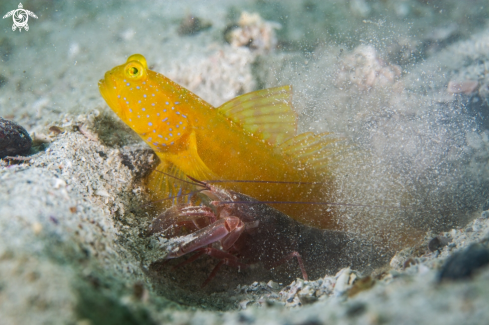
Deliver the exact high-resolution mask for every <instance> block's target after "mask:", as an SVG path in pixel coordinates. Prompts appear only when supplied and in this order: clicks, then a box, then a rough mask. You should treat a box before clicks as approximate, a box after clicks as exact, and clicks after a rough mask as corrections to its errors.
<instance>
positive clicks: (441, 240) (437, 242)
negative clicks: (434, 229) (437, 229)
mask: <svg viewBox="0 0 489 325" xmlns="http://www.w3.org/2000/svg"><path fill="white" fill-rule="evenodd" d="M451 241H452V240H451V239H450V238H447V237H443V236H436V237H435V238H433V239H431V240H430V242H429V243H428V249H429V250H430V251H431V252H434V251H437V250H439V249H440V248H442V247H444V246H446V245H448V243H450V242H451Z"/></svg>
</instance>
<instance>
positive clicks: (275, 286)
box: [267, 280, 280, 290]
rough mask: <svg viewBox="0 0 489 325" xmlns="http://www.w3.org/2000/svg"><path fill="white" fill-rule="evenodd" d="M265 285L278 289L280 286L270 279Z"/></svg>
mask: <svg viewBox="0 0 489 325" xmlns="http://www.w3.org/2000/svg"><path fill="white" fill-rule="evenodd" d="M267 286H268V287H270V288H272V289H273V290H278V289H279V288H280V287H279V285H278V283H277V282H273V281H272V280H270V281H268V283H267Z"/></svg>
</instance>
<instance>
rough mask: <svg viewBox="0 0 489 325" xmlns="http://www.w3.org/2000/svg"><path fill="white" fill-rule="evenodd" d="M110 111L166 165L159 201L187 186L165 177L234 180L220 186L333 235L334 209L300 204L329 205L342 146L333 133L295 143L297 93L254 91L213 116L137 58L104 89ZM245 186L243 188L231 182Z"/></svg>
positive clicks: (156, 183)
mask: <svg viewBox="0 0 489 325" xmlns="http://www.w3.org/2000/svg"><path fill="white" fill-rule="evenodd" d="M99 89H100V93H101V94H102V96H103V98H104V99H105V101H106V102H107V104H108V105H109V106H110V108H111V109H112V110H113V111H114V112H115V113H116V114H117V115H118V116H119V117H120V118H121V119H122V120H123V121H124V122H125V123H126V124H127V125H129V126H130V127H131V128H132V129H133V130H134V131H135V132H136V133H137V134H138V135H139V136H140V137H141V138H142V139H143V140H144V141H145V142H146V143H147V144H148V145H149V146H150V147H151V148H152V149H153V150H154V151H155V153H156V155H157V156H158V157H159V158H160V160H161V162H160V164H159V166H158V167H157V168H156V171H153V172H152V173H151V174H150V175H149V176H148V180H147V186H148V190H149V192H150V193H151V194H152V197H153V198H154V199H161V198H166V197H168V196H175V195H176V194H177V193H178V192H179V191H180V192H181V191H182V183H181V182H178V181H176V180H174V179H172V178H169V177H167V176H165V175H164V174H163V173H160V172H158V171H163V172H165V173H170V174H172V175H175V176H177V177H179V178H185V175H188V176H191V177H194V178H196V179H199V180H204V181H205V180H217V179H218V180H224V181H226V180H229V182H223V183H220V185H221V186H223V187H226V188H228V189H232V190H235V191H239V192H241V193H244V194H247V195H250V196H252V197H254V198H256V199H258V200H261V201H267V202H269V201H274V202H275V201H280V202H290V203H282V204H272V205H273V206H274V207H275V208H277V209H279V210H281V211H283V212H284V213H287V214H288V215H289V216H291V217H293V218H294V219H296V220H298V221H301V222H304V223H307V224H310V225H312V226H316V227H321V228H335V227H336V226H337V222H336V220H334V217H333V212H332V209H331V207H328V206H325V205H317V204H305V205H302V204H297V202H318V201H323V202H324V201H325V200H328V199H331V198H332V197H333V195H334V186H333V185H332V182H331V181H326V182H325V183H324V182H323V181H324V180H325V175H327V174H328V168H329V165H328V163H329V161H330V157H331V154H332V152H334V150H335V149H334V144H335V142H336V141H337V139H334V138H329V137H325V136H326V135H327V134H328V133H321V134H315V133H312V132H307V133H302V134H299V135H296V127H297V117H296V113H295V112H294V110H293V109H292V88H291V86H283V87H277V88H270V89H264V90H258V91H254V92H251V93H248V94H244V95H241V96H238V97H236V98H235V99H232V100H230V101H229V102H227V103H225V104H223V105H222V106H220V107H218V108H214V107H213V106H212V105H210V104H209V103H207V102H205V101H204V100H202V99H201V98H199V97H198V96H197V95H195V94H193V93H192V92H190V91H189V90H187V89H185V88H184V87H182V86H180V85H178V84H176V83H175V82H173V81H171V80H170V79H168V78H166V77H165V76H163V75H161V74H159V73H157V72H154V71H151V70H149V69H148V65H147V62H146V59H145V58H144V56H142V55H140V54H134V55H132V56H130V57H129V58H128V60H127V62H126V63H125V64H122V65H120V66H116V67H115V68H113V69H112V70H110V71H108V72H107V73H106V74H105V77H104V79H102V80H100V82H99ZM232 180H244V181H245V182H232Z"/></svg>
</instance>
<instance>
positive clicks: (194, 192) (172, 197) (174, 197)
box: [144, 189, 206, 206]
mask: <svg viewBox="0 0 489 325" xmlns="http://www.w3.org/2000/svg"><path fill="white" fill-rule="evenodd" d="M205 190H206V189H201V190H195V191H191V192H188V193H182V194H178V195H175V196H169V197H166V198H164V199H160V200H156V201H152V202H149V203H148V204H146V205H144V206H148V205H153V204H155V203H158V202H163V201H168V200H173V199H176V198H180V197H184V196H187V195H193V194H196V193H200V192H203V191H205Z"/></svg>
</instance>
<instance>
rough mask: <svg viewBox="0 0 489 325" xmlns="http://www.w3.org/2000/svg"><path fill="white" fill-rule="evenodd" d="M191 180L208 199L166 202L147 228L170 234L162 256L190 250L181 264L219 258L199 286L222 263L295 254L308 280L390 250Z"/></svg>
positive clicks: (370, 262) (383, 258) (367, 264)
mask: <svg viewBox="0 0 489 325" xmlns="http://www.w3.org/2000/svg"><path fill="white" fill-rule="evenodd" d="M192 180H193V181H194V182H195V184H194V185H196V186H197V188H200V190H199V191H200V192H201V193H202V194H203V195H204V196H205V197H204V198H206V199H207V201H210V202H208V203H207V205H205V206H193V205H178V206H173V207H172V208H169V209H168V210H166V211H165V212H164V213H163V214H161V215H160V216H158V217H157V218H155V219H154V220H153V223H152V224H151V226H150V228H149V233H150V234H157V233H163V234H164V235H165V236H167V237H171V239H170V240H169V241H168V242H167V243H166V247H165V249H166V251H167V255H166V257H165V259H173V258H178V257H180V256H183V255H186V254H188V253H191V252H195V255H193V256H192V257H191V258H189V259H187V260H186V261H185V262H183V263H182V264H186V263H189V262H192V261H194V260H196V259H197V258H198V257H200V256H201V255H204V254H206V255H209V256H211V257H213V258H216V259H217V260H219V262H218V263H217V265H216V266H215V268H214V270H213V271H212V272H211V274H210V275H209V277H208V278H207V280H206V281H205V282H204V283H203V285H202V286H205V285H206V284H207V283H208V282H209V281H210V280H212V278H214V276H215V275H216V273H217V272H218V270H219V268H220V267H221V266H222V265H228V266H230V267H234V268H244V267H247V266H248V265H250V264H254V263H262V264H263V265H264V266H265V268H267V269H271V268H274V267H277V266H279V265H281V264H284V263H287V262H289V261H290V260H291V259H293V258H294V257H295V258H296V260H297V262H298V266H299V268H300V270H301V272H302V276H303V278H304V279H305V280H307V279H308V278H309V277H311V276H312V277H320V276H324V274H325V273H328V272H330V273H333V272H336V271H338V270H339V269H341V268H343V267H347V266H350V267H352V268H355V269H363V270H366V269H372V268H373V267H377V266H380V265H382V264H385V263H386V262H387V261H388V260H389V259H390V257H392V255H393V254H392V252H388V251H387V250H386V249H383V248H379V247H377V246H376V245H373V244H371V243H370V242H369V240H367V239H365V238H361V237H359V236H358V235H357V234H356V235H355V236H353V235H352V234H349V233H346V232H341V231H331V230H323V229H317V228H312V227H309V226H306V225H303V224H301V223H299V222H297V221H295V220H294V219H292V218H290V217H288V216H287V215H285V214H284V213H282V212H280V211H278V210H276V209H274V208H272V207H270V206H269V205H267V204H264V203H262V202H260V201H257V200H255V199H253V198H251V197H249V196H247V195H244V194H241V193H237V192H234V191H231V190H226V189H223V188H220V187H217V186H213V185H210V184H208V183H206V182H201V181H198V180H195V179H192Z"/></svg>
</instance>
